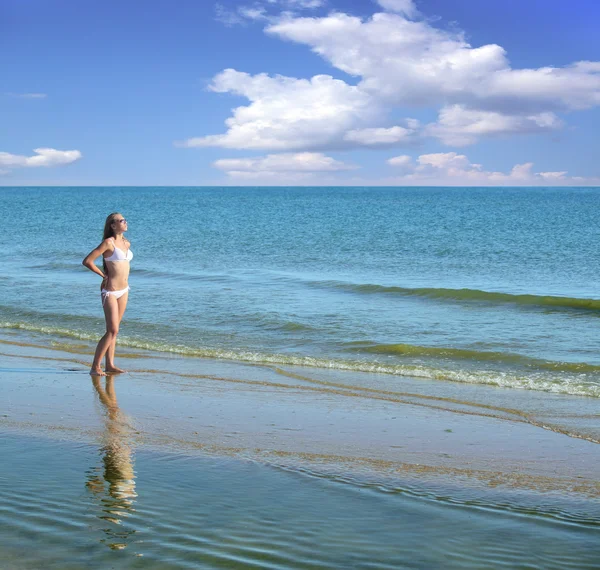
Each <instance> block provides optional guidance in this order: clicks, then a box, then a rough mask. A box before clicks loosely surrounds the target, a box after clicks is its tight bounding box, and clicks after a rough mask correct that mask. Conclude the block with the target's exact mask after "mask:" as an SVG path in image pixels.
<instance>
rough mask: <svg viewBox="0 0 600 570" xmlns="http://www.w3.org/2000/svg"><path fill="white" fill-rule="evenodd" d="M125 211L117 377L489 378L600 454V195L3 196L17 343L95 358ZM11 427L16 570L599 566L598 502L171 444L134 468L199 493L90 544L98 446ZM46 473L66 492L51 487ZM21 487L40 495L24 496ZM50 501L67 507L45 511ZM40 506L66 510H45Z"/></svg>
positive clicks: (285, 192)
mask: <svg viewBox="0 0 600 570" xmlns="http://www.w3.org/2000/svg"><path fill="white" fill-rule="evenodd" d="M111 212H120V213H121V214H122V215H123V216H124V217H125V218H126V219H127V220H128V228H129V229H128V232H127V234H126V237H127V238H128V239H129V240H130V242H131V251H132V252H133V254H134V257H133V260H132V262H131V274H130V279H129V284H130V286H131V292H130V294H129V302H128V307H127V312H126V314H125V317H124V319H123V322H122V324H121V331H120V333H119V344H118V347H117V364H123V362H120V361H119V360H118V356H119V352H120V351H121V352H123V351H127V350H129V349H131V350H137V351H147V353H148V354H156V355H165V356H166V355H168V356H170V357H178V358H181V359H186V358H189V359H200V360H207V361H208V360H211V361H215V360H216V361H222V362H223V363H235V364H243V365H245V364H253V365H254V364H257V365H261V364H264V365H275V366H279V367H284V368H285V367H288V368H290V367H292V368H293V369H294V370H304V371H306V374H308V375H310V374H314V375H315V377H318V376H319V375H324V377H325V376H326V375H327V374H337V375H338V376H336V378H339V377H342V376H339V375H344V376H343V378H344V379H345V380H343V381H344V382H347V383H351V382H352V378H353V376H352V375H357V377H359V376H360V375H364V378H367V376H368V382H369V388H370V389H378V388H380V389H381V390H385V391H387V393H389V392H390V391H394V390H398V391H400V390H401V389H402V387H403V386H405V385H406V383H409V382H410V383H412V384H411V385H414V384H415V383H417V384H418V383H419V382H422V383H424V385H425V383H426V384H427V385H429V386H431V385H435V386H439V387H440V391H441V392H444V393H446V394H448V395H449V396H448V397H449V398H453V399H454V400H456V401H458V400H461V398H462V399H464V398H466V395H467V394H471V393H472V392H471V391H472V390H474V389H476V388H477V387H479V386H485V387H487V388H486V389H487V390H488V392H482V393H478V396H477V398H479V400H478V401H479V405H481V406H485V405H486V401H485V398H486V397H487V396H486V395H485V394H492V393H493V394H498V395H499V396H498V398H499V399H500V400H501V399H502V395H503V394H510V398H509V399H510V403H511V407H512V408H514V409H516V410H519V409H521V408H520V406H521V404H520V402H524V403H523V406H525V407H526V404H525V403H527V405H530V404H531V402H534V401H535V402H537V404H536V405H539V406H540V407H544V406H545V405H546V404H545V403H546V402H547V403H548V406H549V407H550V408H552V410H553V411H554V412H556V410H559V412H560V413H559V412H556V414H555V416H556V415H557V416H560V418H561V419H560V421H558V420H556V418H555V420H553V421H554V423H552V422H550V423H548V425H546V424H544V425H542V424H541V423H540V424H539V425H540V426H541V427H543V428H546V429H551V430H553V431H557V432H560V433H562V434H564V437H573V438H575V439H576V440H585V441H587V442H589V444H590V445H596V444H598V443H600V414H599V413H598V405H599V404H600V351H599V342H600V249H599V244H600V188H553V187H547V188H545V187H544V188H541V187H536V188H531V187H527V188H471V187H469V188H460V187H457V188H430V187H423V188H417V187H389V188H388V187H385V188H384V187H122V188H121V187H3V188H0V217H1V219H2V220H3V222H2V225H3V231H2V232H0V261H1V262H0V267H1V268H2V270H1V271H0V337H2V338H5V339H12V340H13V341H14V340H15V339H16V340H19V341H21V340H22V341H23V343H25V344H26V343H42V344H44V345H46V346H48V347H56V348H57V350H59V349H62V348H65V347H68V346H69V345H70V344H71V345H72V344H73V343H77V342H83V343H88V344H89V346H91V347H92V349H93V345H94V343H95V342H96V341H97V340H98V339H99V338H100V336H102V334H103V333H104V317H103V313H102V306H101V300H100V279H99V277H98V276H96V275H94V274H93V273H92V272H90V271H89V270H87V269H86V268H85V267H83V266H82V264H81V261H82V260H83V258H84V257H85V256H86V255H87V254H88V253H89V252H90V251H91V250H92V249H94V248H95V247H96V246H97V245H98V244H99V243H100V242H101V241H102V229H103V225H104V221H105V219H106V217H107V215H108V214H110V213H111ZM89 358H90V360H91V356H90V357H89ZM0 361H1V357H0ZM125 364H127V363H125ZM4 366H5V368H4V369H3V368H2V365H0V377H1V376H5V377H7V375H8V373H9V372H8V371H9V368H8V364H5V365H4ZM2 370H4V373H3V372H2ZM120 381H121V380H119V382H120ZM88 382H89V380H88ZM357 382H359V380H357ZM0 384H1V380H0ZM481 394H483V396H482V395H481ZM461 395H462V396H464V397H461ZM494 397H495V396H494ZM481 398H483V400H482V399H481ZM540 402H543V403H542V404H540ZM488 403H489V404H490V405H491V404H492V403H493V402H491V401H490V402H488ZM563 404H564V405H563ZM561 406H562V407H561ZM525 407H523V410H525ZM523 413H525V412H523ZM447 431H450V430H447ZM15 437H16V436H14V434H9V435H7V434H4V435H3V437H2V438H0V440H1V447H2V449H3V453H4V454H6V455H5V456H11V457H15V458H18V459H16V460H15V461H16V463H15V465H14V467H13V468H11V469H12V470H11V471H10V472H9V471H4V472H0V496H1V497H4V501H5V506H4V507H2V506H0V528H2V527H3V528H4V530H5V531H6V529H8V528H9V526H10V524H9V523H10V521H11V520H12V521H14V520H20V521H21V522H20V523H19V524H21V527H19V528H21V530H17V531H14V529H13V530H11V531H10V532H7V534H6V537H7V538H6V539H5V540H0V552H4V553H5V555H6V556H9V554H10V561H11V562H10V564H9V565H8V566H4V567H6V568H13V567H14V568H35V567H38V566H36V564H40V563H41V562H40V557H39V556H36V555H35V553H34V551H35V549H36V548H41V549H42V550H43V551H44V552H45V553H46V556H47V558H46V563H45V565H44V567H57V568H80V567H81V568H83V567H87V568H92V567H109V566H110V564H116V565H115V566H114V567H118V568H120V567H123V568H137V567H140V568H141V567H157V568H159V567H160V568H171V567H172V568H422V569H424V570H425V569H428V568H469V569H475V568H482V569H483V568H528V569H529V568H533V569H536V568H539V569H542V568H544V569H546V568H598V567H600V546H599V545H600V532H599V529H600V508H599V505H598V500H597V498H596V499H590V502H589V503H588V504H587V505H586V506H584V507H581V505H580V506H578V507H577V508H576V509H575V508H574V509H573V510H572V511H569V509H568V508H566V507H564V505H563V506H562V507H561V509H562V510H560V509H559V510H556V509H554V510H553V508H550V507H548V508H547V509H543V508H542V509H538V508H537V507H535V506H532V505H533V503H532V502H531V499H528V501H527V506H524V505H525V503H523V505H521V506H520V507H518V508H517V507H516V506H515V504H513V505H512V506H511V507H510V508H508V507H507V508H503V507H501V503H502V502H501V501H496V502H495V503H494V506H493V507H491V506H490V505H491V503H485V504H484V503H477V501H474V500H471V499H469V498H468V497H467V498H464V497H463V499H461V500H460V501H459V500H458V499H457V500H456V501H455V500H454V499H453V498H452V497H451V496H450V495H451V493H450V495H448V494H445V495H444V496H443V497H441V495H440V494H439V493H437V494H436V493H435V492H433V491H432V492H429V491H427V492H425V491H423V492H421V491H418V492H417V491H414V492H413V491H410V490H407V489H404V490H402V489H399V488H397V487H394V489H395V490H394V491H393V492H391V491H390V489H391V488H384V487H381V486H377V485H375V486H365V485H363V484H362V483H360V484H359V483H358V482H354V483H353V482H352V479H343V478H342V479H340V478H337V479H336V478H331V477H324V476H323V477H322V476H321V475H318V474H316V473H312V472H311V473H309V474H307V473H306V472H302V473H301V472H299V471H293V470H292V471H285V470H284V471H276V472H275V471H273V470H272V469H270V468H268V467H265V466H261V465H259V464H257V463H250V464H236V463H235V461H234V460H232V459H231V458H229V459H222V458H221V459H215V458H208V459H206V458H205V459H204V460H201V459H200V458H197V457H195V458H189V457H188V458H186V457H184V456H181V455H176V456H170V455H153V454H152V453H153V452H152V451H151V450H145V451H144V450H142V451H140V452H139V453H138V461H137V468H138V469H140V468H141V467H140V466H144V465H146V466H147V469H148V472H149V473H153V474H154V477H152V476H149V477H148V478H146V483H145V484H146V485H147V486H148V493H152V494H153V496H154V497H160V496H161V493H164V487H165V481H169V482H170V483H169V486H170V487H172V489H174V490H179V492H178V493H176V494H175V495H173V494H171V495H169V498H168V500H167V499H166V498H164V499H163V500H162V501H161V500H160V499H158V500H157V501H156V502H155V503H154V505H153V506H152V508H150V507H149V508H148V510H147V511H143V509H141V508H138V511H137V514H135V515H132V516H133V518H132V519H131V520H137V523H136V524H137V531H138V532H142V533H143V532H145V533H146V536H148V535H152V533H154V534H155V535H156V536H159V537H160V540H158V541H154V542H152V541H149V542H148V549H150V550H148V549H147V550H146V551H144V546H143V545H142V544H141V542H140V544H137V545H136V546H135V549H133V550H132V548H133V547H130V548H129V549H128V552H129V555H128V556H129V558H127V559H125V558H119V559H118V560H117V559H115V558H111V556H113V554H111V552H114V551H117V550H120V549H121V546H120V545H122V544H125V545H127V544H126V543H127V542H128V540H129V539H128V538H127V532H125V531H123V532H124V533H125V534H123V536H121V538H119V537H118V536H117V535H118V533H117V535H115V536H117V538H114V536H112V537H108V538H107V533H108V534H110V533H111V532H113V531H110V532H109V531H107V530H106V529H104V534H103V529H102V524H104V523H102V522H101V523H100V527H98V528H97V529H96V531H97V532H98V534H99V536H100V535H102V537H103V538H102V540H100V541H98V540H96V541H95V542H94V546H93V547H90V548H91V550H89V551H87V552H88V554H86V553H85V552H86V551H85V550H81V549H80V548H79V547H80V546H81V545H85V544H86V540H88V538H89V532H88V531H89V528H88V526H89V524H88V523H87V522H86V521H87V520H88V519H86V513H87V514H89V509H90V508H92V507H90V506H89V504H92V503H93V501H94V499H93V493H92V494H91V495H90V494H89V493H88V494H85V493H83V491H81V489H83V487H81V486H80V487H81V488H80V489H79V490H80V491H81V493H82V494H81V497H84V498H83V499H81V497H80V499H81V500H83V503H80V502H77V501H79V500H80V499H73V497H72V496H68V493H67V491H66V490H65V489H68V488H69V485H71V483H69V481H71V480H73V481H75V480H76V479H77V478H78V477H79V478H81V477H80V475H77V474H78V473H79V474H80V473H81V472H84V471H85V469H86V467H85V465H88V467H89V465H90V464H91V463H93V461H94V459H93V457H94V454H95V453H96V452H97V448H93V446H92V447H89V445H88V444H87V443H86V444H84V443H81V442H79V443H68V444H67V443H64V444H61V445H58V444H56V443H51V444H49V443H48V442H44V441H43V440H39V439H35V438H34V439H32V440H30V441H28V446H29V448H30V449H32V450H37V451H36V454H37V455H36V454H34V455H35V459H34V458H31V457H30V458H28V457H27V455H26V454H23V455H21V454H19V452H18V450H19V449H21V448H22V446H23V441H22V440H21V439H19V438H17V439H15ZM67 457H70V458H73V457H79V458H80V459H79V460H77V461H80V462H81V466H78V467H77V468H74V467H72V465H74V463H73V464H72V465H71V466H69V467H67V466H66V465H67V462H66V461H65V460H64V459H65V458H67ZM40 461H43V464H44V465H45V466H47V468H48V469H50V467H51V466H54V467H52V468H53V469H55V471H56V473H58V475H57V477H58V478H59V479H60V480H61V481H63V484H62V485H58V484H57V485H56V486H55V488H52V484H51V481H49V480H48V479H47V478H46V477H45V476H44V474H43V473H37V474H36V472H35V464H39V462H40ZM73 461H74V462H75V463H76V462H77V461H75V460H73ZM202 461H203V462H202ZM86 462H87V463H86ZM194 462H196V463H194ZM198 462H199V463H198ZM28 473H29V474H30V475H31V476H30V477H28V476H27V474H28ZM158 473H163V477H162V478H161V477H160V476H159V475H157V474H158ZM15 477H16V478H17V479H19V480H22V481H24V482H26V483H24V485H23V487H22V488H21V489H20V490H19V497H21V498H20V499H18V500H17V499H15V498H14V491H15V487H14V483H13V481H14V479H15ZM87 477H88V483H89V484H91V485H92V486H93V482H94V481H95V479H94V475H93V473H92V474H91V475H90V474H88V475H87ZM198 477H200V479H201V482H200V483H198ZM9 480H10V484H9ZM249 480H250V481H253V482H255V483H256V485H254V483H253V492H252V493H250V494H249V493H248V492H241V491H240V489H244V484H247V483H248V481H249ZM90 481H91V482H92V483H90ZM72 484H73V485H75V486H76V485H78V484H79V483H75V482H73V483H72ZM88 486H89V485H88ZM216 488H218V489H221V490H222V491H223V492H222V493H217V494H215V489H216ZM192 491H193V492H194V493H196V495H193V496H194V497H195V498H194V499H193V500H192V499H189V497H191V496H192V495H189V493H190V492H192ZM36 493H38V494H39V496H40V497H42V496H46V497H47V496H51V497H53V498H52V499H47V500H46V499H40V500H38V501H37V503H35V501H34V502H32V503H31V504H29V503H28V502H27V501H30V500H31V501H33V499H31V497H32V496H33V495H35V494H36ZM46 493H47V495H46ZM138 494H140V496H141V495H142V493H141V492H140V488H139V486H138ZM11 496H13V499H12V501H13V502H12V503H11V502H10V501H11V499H10V497H11ZM174 497H175V498H174ZM186 497H188V500H187V502H186ZM190 500H192V502H193V503H194V504H196V506H197V508H196V510H194V511H186V504H189V501H190ZM44 501H46V502H44ZM69 501H76V502H75V503H73V504H77V505H78V506H77V507H76V508H74V510H71V514H70V515H69V516H67V515H66V513H65V512H64V505H65V504H67V503H68V502H69ZM34 503H35V504H38V505H39V504H41V505H42V506H43V507H44V508H45V509H46V510H47V513H46V514H45V515H42V514H40V515H39V516H38V518H37V519H36V518H35V517H34V515H33V514H32V511H33V510H35V509H36V507H35V504H34ZM88 503H89V504H88ZM105 503H106V501H105ZM459 503H460V504H459ZM534 503H535V501H534ZM502 504H503V503H502ZM85 505H87V506H85ZM486 505H487V506H486ZM590 505H595V506H593V508H592V507H591V506H590ZM588 507H589V509H588ZM86 509H88V510H87V511H86ZM104 509H105V510H106V504H105V506H104ZM119 509H120V510H121V511H124V510H125V511H126V510H127V505H126V504H125V505H121V506H120V507H118V509H117V510H119ZM590 509H591V510H590ZM557 513H558V514H557ZM578 513H579V514H578ZM582 513H583V514H582ZM590 513H593V514H590ZM136 517H137V519H136ZM53 518H54V519H55V521H54V526H52V524H51V521H52V519H53ZM109 518H110V517H109ZM121 518H122V517H121ZM94 520H96V521H97V520H98V519H97V518H95V519H94ZM293 521H296V524H293ZM432 521H435V523H432ZM113 522H114V521H113ZM109 523H110V521H109V522H108V523H106V525H108V526H110V524H109ZM36 525H37V526H36ZM86 525H88V526H86ZM106 525H105V526H106ZM203 525H205V526H206V529H208V528H210V532H209V531H208V530H207V531H206V532H207V533H208V534H207V535H206V536H205V538H203V539H200V538H198V532H197V530H198V528H200V527H202V528H204V527H203ZM17 526H18V525H17ZM96 526H97V525H96ZM115 528H117V527H115ZM453 528H461V529H462V531H461V533H460V534H459V535H456V536H455V535H453V534H452V533H453V530H452V529H453ZM86 529H87V530H86ZM418 529H420V532H419V531H418ZM15 532H16V533H17V534H16V535H15V534H14V533H15ZM115 532H116V531H115ZM19 533H20V534H19ZM113 534H114V533H113ZM44 536H45V537H46V538H41V537H44ZM70 536H71V537H74V538H69V537H70ZM86 536H87V537H88V538H86ZM453 536H454V538H453ZM457 536H459V538H457ZM57 537H58V538H57ZM503 537H504V538H503ZM138 538H139V536H138ZM21 539H22V540H24V541H25V542H24V543H23V544H24V545H25V546H23V547H22V548H21V549H19V547H18V541H19V540H21ZM73 541H75V542H73ZM78 541H79V542H78ZM103 541H104V542H105V543H106V544H108V546H110V548H108V549H106V548H105V546H106V544H105V545H102V544H100V542H103ZM532 545H537V548H536V547H532ZM82 548H83V547H82ZM123 548H125V547H123ZM3 549H4V550H3ZM65 549H66V551H69V552H70V553H71V555H70V556H71V557H70V558H69V563H68V564H67V563H65V560H64V558H61V554H60V552H65ZM134 550H135V553H138V554H139V553H143V552H146V559H145V562H144V560H142V559H140V558H136V556H138V554H135V553H134ZM94 553H95V554H94ZM88 555H89V556H88ZM86 556H88V557H87V558H86ZM139 556H140V557H141V556H142V554H139ZM107 564H108V565H109V566H106V565H107ZM144 564H146V566H144ZM0 567H3V566H2V563H0Z"/></svg>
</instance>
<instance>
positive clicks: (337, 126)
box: [183, 0, 600, 151]
mask: <svg viewBox="0 0 600 570" xmlns="http://www.w3.org/2000/svg"><path fill="white" fill-rule="evenodd" d="M323 5H324V2H321V1H320V0H260V1H257V2H255V3H254V4H251V5H249V6H246V7H245V8H243V10H246V12H243V10H242V9H241V8H238V10H237V12H236V13H235V18H238V19H241V20H246V21H247V20H249V19H252V20H264V21H265V22H266V27H265V33H267V34H269V35H271V36H273V37H276V38H280V39H282V40H285V41H290V42H295V43H299V44H302V45H305V46H307V47H308V48H309V49H310V50H312V51H313V52H314V53H315V54H317V55H319V56H320V57H321V58H323V59H324V60H325V61H326V62H327V63H328V64H330V65H332V66H333V67H334V68H335V69H337V70H339V71H341V72H344V73H345V74H348V75H349V76H351V77H352V79H351V80H348V79H339V78H334V77H333V76H332V75H317V76H314V77H312V78H310V79H303V78H294V77H284V76H280V75H276V76H269V75H267V74H264V73H262V74H257V75H249V74H246V73H243V72H241V71H235V70H232V69H229V70H225V71H223V72H221V73H220V74H218V75H217V76H216V77H215V78H214V79H213V82H212V84H211V87H210V89H212V90H213V91H215V92H219V93H232V94H236V95H241V96H243V97H246V98H247V99H248V101H249V103H248V104H247V105H245V106H239V107H237V108H236V109H234V111H233V116H231V117H230V118H229V119H227V120H226V127H227V129H226V132H225V133H223V134H216V135H208V136H197V137H194V138H191V139H189V140H187V141H185V143H184V144H183V146H220V147H225V148H237V149H260V150H274V151H292V150H294V151H299V150H307V151H310V150H313V151H320V150H342V149H347V148H357V147H374V146H386V145H387V146H393V145H397V146H402V145H406V144H409V143H411V142H413V141H414V140H415V139H417V138H425V137H434V138H437V139H438V140H440V141H441V142H442V143H444V144H446V145H451V146H465V145H469V144H473V143H475V142H477V141H478V140H480V139H481V138H484V137H494V136H499V135H503V136H507V135H519V134H532V133H544V132H551V131H555V130H557V129H560V128H562V127H563V126H564V122H563V119H561V117H560V116H559V113H563V112H567V111H577V110H582V109H589V108H592V107H594V106H597V105H600V62H593V61H579V62H574V63H572V64H570V65H567V66H564V67H539V68H525V69H513V68H512V66H511V64H510V61H509V59H508V57H507V54H506V52H505V50H504V48H502V47H501V46H499V45H496V44H487V45H481V46H473V45H471V44H470V43H469V42H468V41H467V40H466V39H465V35H464V34H463V33H462V32H460V31H455V30H447V29H442V28H441V27H436V25H435V23H434V22H433V21H431V20H425V19H423V18H422V17H421V15H420V14H419V12H418V11H417V8H416V4H415V3H414V1H412V0H376V2H374V3H373V5H374V6H376V5H378V6H379V7H380V10H381V11H379V12H377V13H375V14H373V15H372V16H370V17H368V18H361V17H357V16H353V15H351V14H347V13H343V12H331V13H329V14H328V15H325V16H322V17H307V16H303V15H301V14H300V12H298V11H294V9H296V10H301V9H314V8H320V7H322V6H323ZM406 108H423V109H434V110H436V111H437V112H438V120H437V121H436V122H434V123H431V124H429V125H424V126H416V127H414V128H413V127H411V126H410V125H404V124H403V122H402V121H398V120H397V119H395V120H391V119H390V117H392V116H396V117H397V116H398V112H399V109H402V111H403V112H404V110H405V109H406Z"/></svg>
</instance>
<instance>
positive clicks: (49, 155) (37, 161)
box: [0, 148, 82, 168]
mask: <svg viewBox="0 0 600 570" xmlns="http://www.w3.org/2000/svg"><path fill="white" fill-rule="evenodd" d="M33 152H35V155H34V156H24V155H20V154H10V153H8V152H0V166H8V167H12V168H36V167H40V166H59V165H62V164H69V163H71V162H75V161H76V160H79V159H80V158H81V156H82V155H81V152H79V151H78V150H56V149H54V148H35V149H33Z"/></svg>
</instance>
